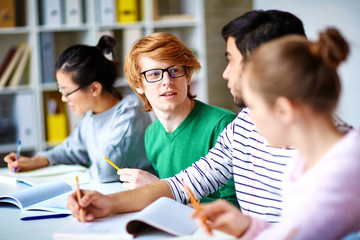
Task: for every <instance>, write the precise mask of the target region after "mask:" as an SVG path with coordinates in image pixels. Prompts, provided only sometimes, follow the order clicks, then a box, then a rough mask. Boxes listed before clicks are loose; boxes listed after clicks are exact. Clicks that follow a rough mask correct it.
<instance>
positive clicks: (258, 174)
mask: <svg viewBox="0 0 360 240" xmlns="http://www.w3.org/2000/svg"><path fill="white" fill-rule="evenodd" d="M335 122H336V123H338V124H337V125H338V127H339V128H341V127H344V129H347V128H348V126H347V125H345V124H344V123H343V122H340V120H339V119H335ZM296 152H297V151H296V150H295V149H291V148H287V149H285V148H274V147H270V146H269V145H268V144H267V142H266V140H265V139H264V138H263V137H262V136H261V135H260V134H259V133H258V132H257V131H256V129H255V126H254V123H253V122H252V120H251V119H250V117H249V109H248V108H244V109H243V110H242V111H241V112H240V113H239V114H238V116H237V117H236V119H235V120H234V121H233V122H231V123H230V124H229V125H228V126H227V127H226V128H225V129H224V131H223V132H222V133H221V134H220V136H219V138H218V141H217V143H216V145H215V147H214V148H212V149H211V150H210V151H209V153H208V154H207V155H206V156H205V157H202V158H201V159H200V160H199V161H197V162H195V163H194V164H193V165H192V166H191V167H189V168H187V169H185V170H183V171H181V172H180V173H179V174H177V175H175V176H174V177H170V178H167V179H165V181H167V183H168V184H169V185H170V188H171V190H172V193H173V195H174V198H175V200H176V201H179V202H182V203H184V204H187V203H189V200H188V198H187V197H186V193H185V190H184V188H183V186H182V184H186V185H187V186H189V187H190V188H191V189H192V191H193V192H194V194H195V195H196V198H197V199H201V198H203V197H204V196H207V195H208V194H209V193H211V192H214V191H216V190H217V189H218V188H219V187H220V186H223V185H224V184H225V183H226V182H227V180H228V179H230V178H231V177H232V176H234V182H235V190H236V197H237V199H238V202H239V204H240V208H241V210H242V212H243V213H244V214H246V215H249V216H256V217H260V218H262V219H264V220H266V221H268V222H270V223H275V222H278V221H279V220H280V215H281V212H282V195H281V194H282V189H283V183H284V180H285V179H286V177H287V176H289V174H290V172H291V169H292V166H293V165H295V160H294V159H295V158H293V156H294V155H295V154H296Z"/></svg>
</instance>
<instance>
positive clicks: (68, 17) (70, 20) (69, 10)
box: [64, 0, 82, 26]
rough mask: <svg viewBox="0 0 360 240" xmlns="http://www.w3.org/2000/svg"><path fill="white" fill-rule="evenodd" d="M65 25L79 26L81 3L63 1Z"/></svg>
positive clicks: (71, 0)
mask: <svg viewBox="0 0 360 240" xmlns="http://www.w3.org/2000/svg"><path fill="white" fill-rule="evenodd" d="M64 15H65V24H66V25H67V26H79V25H81V23H82V1H81V0H65V14H64Z"/></svg>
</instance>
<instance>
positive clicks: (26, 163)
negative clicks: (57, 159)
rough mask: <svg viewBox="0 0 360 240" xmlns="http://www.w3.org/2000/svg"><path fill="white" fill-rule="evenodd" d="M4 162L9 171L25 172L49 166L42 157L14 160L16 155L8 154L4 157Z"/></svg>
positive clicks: (21, 157)
mask: <svg viewBox="0 0 360 240" xmlns="http://www.w3.org/2000/svg"><path fill="white" fill-rule="evenodd" d="M4 161H5V162H6V163H7V167H8V169H9V170H10V171H12V172H15V168H16V172H26V171H30V170H33V169H37V168H42V167H46V166H48V165H49V160H48V159H47V158H46V157H43V156H36V157H25V156H21V155H20V156H19V159H18V160H16V153H14V152H12V153H9V154H8V155H6V156H5V157H4Z"/></svg>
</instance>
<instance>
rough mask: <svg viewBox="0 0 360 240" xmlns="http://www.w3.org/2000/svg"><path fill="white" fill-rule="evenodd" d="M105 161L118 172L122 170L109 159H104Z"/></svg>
mask: <svg viewBox="0 0 360 240" xmlns="http://www.w3.org/2000/svg"><path fill="white" fill-rule="evenodd" d="M104 159H105V160H106V161H107V162H108V163H110V164H111V166H113V167H114V168H116V170H120V168H119V167H118V166H116V165H115V164H114V163H113V162H112V161H110V160H109V159H108V158H107V157H104Z"/></svg>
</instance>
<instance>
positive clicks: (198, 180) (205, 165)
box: [165, 121, 234, 204]
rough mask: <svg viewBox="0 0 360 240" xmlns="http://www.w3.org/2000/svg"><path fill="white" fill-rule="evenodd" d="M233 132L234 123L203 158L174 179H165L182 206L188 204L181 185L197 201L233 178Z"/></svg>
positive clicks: (224, 131)
mask: <svg viewBox="0 0 360 240" xmlns="http://www.w3.org/2000/svg"><path fill="white" fill-rule="evenodd" d="M233 132H234V121H233V122H231V123H230V124H229V125H228V126H227V127H226V128H225V129H224V130H223V132H222V133H221V134H220V135H219V138H218V141H217V143H216V145H215V147H214V148H212V149H211V150H210V151H209V153H208V154H207V155H206V156H205V157H202V158H201V159H200V160H199V161H197V162H195V163H193V164H192V166H191V167H188V168H187V169H185V170H183V171H181V172H180V173H179V174H177V175H175V176H174V177H170V178H167V179H165V181H166V182H167V183H168V184H169V185H170V188H171V190H172V193H173V195H174V198H175V200H176V201H178V202H182V203H184V204H187V203H189V201H188V199H187V197H186V194H185V190H184V188H183V184H186V185H187V186H188V187H189V188H190V189H191V190H192V191H193V193H194V194H195V197H196V198H197V199H201V198H203V197H205V196H207V195H209V194H210V193H213V192H215V191H217V190H218V188H219V187H220V186H223V185H225V184H226V182H227V181H228V180H229V179H230V178H231V177H232V176H233V172H232V171H233V169H232V152H233V149H232V141H233Z"/></svg>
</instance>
